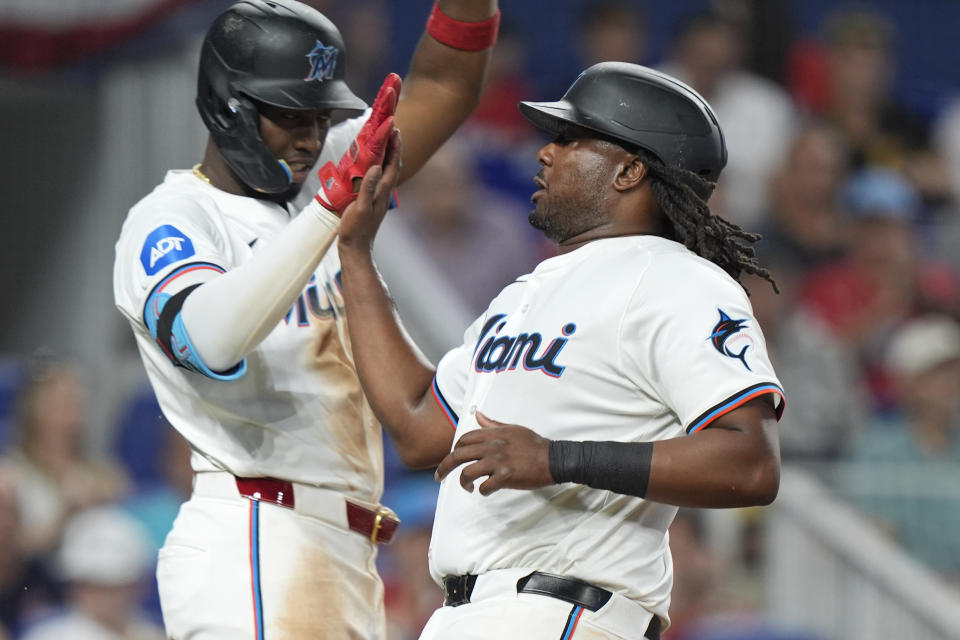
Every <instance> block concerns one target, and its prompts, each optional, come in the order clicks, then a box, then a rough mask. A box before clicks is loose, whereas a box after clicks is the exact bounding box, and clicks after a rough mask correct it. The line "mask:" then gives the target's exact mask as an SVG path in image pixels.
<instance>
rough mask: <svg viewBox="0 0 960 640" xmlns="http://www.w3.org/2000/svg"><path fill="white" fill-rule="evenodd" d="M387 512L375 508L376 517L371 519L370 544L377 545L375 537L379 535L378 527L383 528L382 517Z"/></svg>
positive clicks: (380, 508) (379, 507) (381, 508)
mask: <svg viewBox="0 0 960 640" xmlns="http://www.w3.org/2000/svg"><path fill="white" fill-rule="evenodd" d="M385 515H387V511H386V510H385V509H384V508H383V507H382V506H377V515H376V516H375V517H374V519H373V529H372V530H371V531H370V542H372V543H373V544H377V536H379V535H380V527H382V526H383V517H384V516H385Z"/></svg>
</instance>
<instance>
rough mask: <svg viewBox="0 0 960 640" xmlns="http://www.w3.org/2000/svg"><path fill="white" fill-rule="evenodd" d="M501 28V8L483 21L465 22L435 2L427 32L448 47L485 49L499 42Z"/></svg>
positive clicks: (465, 49)
mask: <svg viewBox="0 0 960 640" xmlns="http://www.w3.org/2000/svg"><path fill="white" fill-rule="evenodd" d="M499 28H500V10H499V9H497V12H496V13H495V14H493V15H492V16H490V17H489V18H487V19H486V20H483V21H482V22H464V21H463V20H455V19H454V18H451V17H450V16H448V15H447V14H445V13H444V12H442V11H440V6H439V5H437V4H436V3H434V5H433V11H431V12H430V17H429V18H427V33H429V34H430V35H431V36H433V38H434V40H436V41H437V42H441V43H443V44H445V45H447V46H448V47H453V48H454V49H460V50H462V51H483V50H484V49H489V48H490V47H492V46H493V45H494V44H495V43H496V42H497V30H498V29H499Z"/></svg>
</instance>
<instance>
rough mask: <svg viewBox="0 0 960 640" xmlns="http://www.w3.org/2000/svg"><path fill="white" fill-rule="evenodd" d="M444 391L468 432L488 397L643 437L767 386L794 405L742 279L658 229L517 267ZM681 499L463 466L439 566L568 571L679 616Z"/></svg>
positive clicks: (585, 434)
mask: <svg viewBox="0 0 960 640" xmlns="http://www.w3.org/2000/svg"><path fill="white" fill-rule="evenodd" d="M434 391H435V393H436V395H437V399H438V401H439V402H440V403H441V405H442V406H443V407H444V408H445V410H446V411H447V413H448V415H449V416H450V417H451V420H452V421H453V422H454V423H455V424H456V425H457V426H456V437H457V438H459V437H460V436H462V435H463V434H464V433H467V432H469V431H471V430H474V429H477V428H479V426H478V424H477V421H476V418H475V415H474V414H475V412H476V411H481V412H483V413H484V414H485V415H486V416H488V417H489V418H491V419H493V420H497V421H500V422H505V423H512V424H520V425H523V426H526V427H529V428H531V429H533V430H534V431H536V432H537V433H539V434H540V435H542V436H544V437H546V438H549V439H560V440H600V441H603V440H614V441H622V442H641V441H656V440H663V439H667V438H674V437H677V436H682V435H684V434H685V433H693V432H695V431H697V430H699V429H703V428H705V427H707V426H708V425H709V424H710V422H711V421H712V420H714V419H716V418H717V417H718V416H720V415H723V414H724V413H726V412H728V411H730V410H732V409H734V408H736V407H737V406H740V405H741V404H743V403H744V402H746V401H747V400H749V399H751V398H754V397H757V396H759V395H763V394H768V393H770V394H775V402H776V404H777V406H778V411H779V410H780V409H782V391H781V388H780V384H779V382H778V380H777V377H776V375H775V373H774V371H773V368H772V366H771V364H770V361H769V359H768V357H767V350H766V346H765V344H764V338H763V334H762V333H761V331H760V327H759V326H758V324H757V322H756V320H755V319H754V317H753V313H752V309H751V306H750V303H749V301H748V299H747V296H746V294H745V292H744V290H743V289H742V288H741V287H740V285H738V284H737V283H736V282H735V281H734V280H733V279H732V278H730V276H728V275H727V274H726V273H725V272H723V271H722V270H721V269H720V268H719V267H717V266H716V265H714V264H713V263H711V262H708V261H707V260H704V259H702V258H700V257H699V256H697V255H695V254H694V253H692V252H691V251H689V250H687V249H686V248H685V247H683V246H682V245H680V244H678V243H676V242H673V241H670V240H667V239H664V238H661V237H658V236H630V237H623V238H609V239H603V240H597V241H594V242H591V243H589V244H587V245H585V246H583V247H581V248H579V249H577V250H575V251H573V252H570V253H568V254H563V255H559V256H556V257H553V258H550V259H548V260H546V261H544V262H542V263H541V264H540V265H538V266H537V268H536V269H535V270H534V271H533V273H531V274H529V275H526V276H523V277H520V278H518V279H517V280H516V281H515V282H514V283H512V284H510V285H508V286H507V287H506V288H505V289H504V290H503V291H502V292H501V293H500V295H498V296H497V297H496V298H495V299H494V300H493V302H491V303H490V306H489V308H488V310H487V312H486V313H485V314H484V315H483V316H482V317H481V318H479V319H478V320H477V321H476V322H474V323H473V325H472V326H471V327H470V328H469V329H468V330H467V331H466V333H465V335H464V343H463V345H462V346H460V347H458V348H456V349H454V350H452V351H451V352H449V353H448V354H447V355H446V356H444V358H443V359H442V361H441V362H440V365H439V367H438V371H437V375H436V379H435V384H434ZM461 469H462V467H461ZM702 472H703V473H709V472H710V470H709V469H704V470H702ZM477 485H479V482H478V483H477ZM675 514H676V507H673V506H670V505H665V504H659V503H654V502H647V501H645V500H642V499H640V498H635V497H632V496H626V495H620V494H615V493H612V492H609V491H601V490H597V489H592V488H590V487H587V486H584V485H578V484H563V485H556V486H550V487H545V488H542V489H538V490H535V491H520V490H512V489H504V490H500V491H498V492H496V493H494V494H493V495H491V496H487V497H484V496H481V495H480V493H479V491H474V492H473V493H468V492H467V491H465V490H464V489H463V488H462V487H461V486H460V484H459V469H458V470H457V471H455V472H454V473H451V474H450V475H449V476H448V477H447V478H446V479H445V480H444V482H443V484H442V486H441V489H440V496H439V502H438V506H437V516H436V520H435V523H434V529H433V540H432V542H431V547H430V566H431V573H432V574H433V577H434V579H436V580H438V581H439V580H441V579H442V577H443V576H445V575H459V574H466V573H474V574H482V573H484V572H487V571H491V570H496V569H508V568H520V567H522V568H530V569H536V570H539V571H545V572H548V573H556V574H564V575H569V576H573V577H576V578H580V579H582V580H586V581H588V582H591V583H593V584H596V585H598V586H601V587H605V588H607V589H610V590H612V591H614V592H615V593H619V594H621V595H623V596H626V597H627V598H630V599H632V600H634V601H636V602H639V603H640V604H642V605H643V606H644V607H645V608H646V609H647V610H648V611H651V612H654V613H656V614H658V615H659V616H660V617H662V618H663V619H665V620H666V619H667V607H668V605H669V596H670V589H671V586H672V561H671V558H670V553H669V548H668V538H667V535H666V532H667V527H668V526H669V525H670V523H671V521H672V520H673V517H674V515H675Z"/></svg>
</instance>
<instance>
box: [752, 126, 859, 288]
mask: <svg viewBox="0 0 960 640" xmlns="http://www.w3.org/2000/svg"><path fill="white" fill-rule="evenodd" d="M844 154H845V149H844V147H843V144H842V142H841V139H840V137H839V136H838V135H837V133H836V132H835V130H834V129H833V128H832V127H829V126H828V125H825V124H822V123H813V124H809V125H807V126H805V127H804V128H803V129H801V130H800V131H798V132H797V134H796V136H794V138H793V140H792V142H791V143H790V147H789V151H788V152H787V155H786V158H785V161H784V163H783V164H782V165H781V166H780V167H779V169H777V171H776V172H775V173H774V174H773V176H772V178H771V180H770V194H771V195H770V206H771V212H770V213H769V214H768V215H767V216H766V219H765V221H764V224H762V225H761V226H760V227H759V229H758V230H759V232H760V234H761V235H762V236H763V238H762V239H761V240H760V242H759V243H758V244H757V252H758V255H759V257H760V259H761V262H769V261H776V263H777V265H778V266H779V267H780V269H782V270H786V271H788V272H790V274H791V276H796V275H799V274H802V273H803V272H805V271H808V270H809V269H811V268H813V267H816V266H819V265H821V264H823V263H824V262H829V261H833V260H837V259H839V258H840V257H841V256H842V254H843V251H844V248H845V246H846V242H847V220H846V218H845V216H844V215H843V212H842V211H841V210H840V206H839V202H838V197H839V189H840V185H841V183H842V182H843V180H844V177H845V174H844V168H845V159H844V157H845V156H844Z"/></svg>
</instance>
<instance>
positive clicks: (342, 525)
mask: <svg viewBox="0 0 960 640" xmlns="http://www.w3.org/2000/svg"><path fill="white" fill-rule="evenodd" d="M496 4H497V3H496V0H438V2H437V4H436V5H435V6H434V8H433V11H432V13H431V15H430V17H429V19H428V21H427V28H426V34H425V35H424V37H423V38H422V39H421V41H420V43H419V45H418V47H417V50H416V51H415V53H414V57H413V60H412V62H411V67H410V71H409V75H408V76H407V79H406V82H405V83H403V95H402V96H401V95H400V93H401V91H400V89H401V81H400V78H399V77H398V76H396V75H394V74H391V75H390V76H389V77H388V78H387V79H386V81H385V82H384V85H383V87H382V88H381V90H380V92H379V94H378V96H377V98H376V101H375V102H374V103H373V105H372V107H371V108H369V109H367V108H366V104H365V103H364V102H363V101H362V100H360V99H359V98H358V97H357V96H355V95H354V94H353V93H352V92H351V90H350V89H349V87H348V86H347V85H346V83H345V82H344V80H343V77H344V65H345V63H346V60H345V56H346V52H345V49H344V43H343V41H342V38H341V36H340V33H339V32H338V30H337V28H336V27H335V26H334V25H333V24H332V23H331V22H330V21H329V20H328V19H327V18H326V17H324V16H323V15H322V14H320V13H319V12H318V11H316V10H315V9H312V8H310V7H309V6H307V5H305V4H301V3H299V2H296V1H294V0H243V1H241V2H238V3H236V4H235V5H233V6H231V7H230V8H229V9H228V10H226V11H225V12H224V13H222V14H221V15H220V16H219V17H218V18H217V19H216V20H215V21H214V23H213V24H212V26H211V27H210V29H209V31H208V33H207V35H206V38H205V40H204V42H203V46H202V50H201V54H200V64H199V78H198V94H197V106H198V108H199V111H200V114H201V116H202V118H203V121H204V123H205V124H206V126H207V129H208V130H209V132H210V140H209V142H208V144H207V148H206V152H205V154H204V157H203V161H202V162H201V163H200V164H198V165H197V166H196V167H194V168H193V169H192V170H182V171H170V172H169V173H168V174H167V176H166V178H165V180H164V181H163V183H162V184H161V185H160V186H158V187H157V188H156V189H155V190H154V191H153V192H152V193H150V194H149V195H147V196H146V197H145V198H143V199H142V200H141V201H140V202H138V203H137V204H136V205H135V206H134V207H133V208H132V209H131V210H130V213H129V215H128V217H127V219H126V221H125V223H124V225H123V229H122V231H121V234H120V238H119V240H118V242H117V247H116V262H115V268H114V291H115V298H116V304H117V306H118V307H119V309H120V311H121V312H122V313H123V314H124V315H125V316H126V317H127V319H128V320H129V322H130V325H131V327H132V328H133V332H134V335H135V337H136V341H137V345H138V347H139V350H140V353H141V356H142V359H143V362H144V365H145V366H146V370H147V373H148V376H149V378H150V381H151V384H152V385H153V389H154V391H155V392H156V395H157V398H158V400H159V403H160V406H161V407H162V409H163V412H164V414H165V416H166V417H167V419H168V420H169V421H170V423H171V424H172V425H173V426H174V427H175V428H176V429H177V430H178V431H180V432H181V433H182V434H183V435H184V436H185V437H186V439H187V441H188V442H189V443H190V445H191V447H192V448H193V456H192V465H193V468H194V470H195V471H196V475H195V480H194V491H193V495H192V497H191V498H190V500H189V501H188V502H187V503H185V504H184V505H183V507H182V508H181V510H180V513H179V516H178V518H177V520H176V522H175V524H174V526H173V530H172V531H171V533H170V534H169V536H168V537H167V539H166V542H165V544H164V546H163V548H162V549H161V551H160V554H159V563H158V569H157V578H158V583H159V591H160V600H161V607H162V610H163V617H164V624H165V627H166V630H167V633H168V635H169V637H170V638H175V639H180V638H204V639H205V640H209V639H214V640H215V639H224V640H227V639H229V640H252V639H257V640H261V639H264V638H266V639H268V640H274V639H276V640H286V639H292V638H338V639H339V638H356V639H379V638H383V637H384V634H385V629H384V625H385V622H384V612H383V604H382V599H383V585H382V583H381V580H380V578H379V576H378V575H377V572H376V568H375V565H374V562H375V560H376V556H377V544H378V543H384V542H388V541H389V540H390V538H391V537H392V535H393V533H394V530H395V529H396V527H397V519H396V517H395V516H394V514H393V513H392V512H391V511H390V510H389V509H388V508H386V507H384V506H381V505H380V504H379V499H380V495H381V492H382V488H383V487H382V485H383V460H382V439H381V433H380V426H379V425H378V424H377V422H376V420H375V419H374V417H373V415H372V413H371V411H370V409H369V407H368V405H367V404H366V401H365V399H364V397H363V393H362V391H361V388H360V385H359V382H358V380H357V376H356V372H355V370H354V366H353V363H352V358H351V351H350V341H349V337H348V332H347V320H346V316H345V313H344V306H343V297H342V292H341V286H340V267H339V263H338V255H337V252H336V251H335V250H333V249H330V247H331V246H335V245H333V244H332V243H333V237H334V234H335V233H336V230H337V225H338V223H339V218H338V216H339V214H340V213H342V211H343V210H344V208H345V207H346V206H347V205H348V204H349V203H350V202H351V201H352V200H353V199H354V198H355V194H354V188H355V183H354V179H355V178H359V177H361V176H363V175H364V173H365V171H366V170H367V169H368V168H369V167H371V166H374V165H378V164H379V163H381V162H382V158H383V154H384V152H385V149H386V146H387V144H388V142H389V141H390V140H391V139H392V137H393V136H396V135H398V134H397V133H396V130H395V129H394V122H395V123H396V127H397V128H399V130H401V131H403V133H404V134H405V135H406V137H407V148H408V149H411V150H412V151H411V152H410V153H409V154H408V155H407V158H406V162H405V165H404V169H403V172H402V175H401V176H400V178H401V179H402V178H404V177H407V176H409V175H410V174H411V173H413V172H414V171H415V170H416V169H417V168H418V167H419V166H421V165H422V164H423V162H424V161H425V160H426V159H427V157H429V155H430V154H431V153H432V152H433V151H434V150H435V149H436V148H437V147H438V146H439V145H440V144H441V143H442V142H443V141H444V139H446V138H447V137H448V136H449V135H450V134H451V133H452V132H453V131H454V129H456V127H457V126H459V124H460V123H461V122H462V121H463V120H464V119H465V118H466V117H467V116H468V115H469V113H470V112H471V111H472V109H473V107H474V105H475V104H476V102H477V101H478V99H479V94H480V89H481V82H482V77H483V74H484V70H485V67H486V64H487V61H488V58H489V52H490V48H491V47H492V45H493V44H494V41H495V39H496V34H497V26H498V21H499V11H498V9H497V6H496ZM338 112H339V113H343V112H346V113H347V114H349V115H352V116H356V117H352V118H349V119H347V120H345V121H343V122H342V123H341V124H338V125H336V126H331V117H332V116H334V115H336V114H337V113H338ZM317 168H319V170H317ZM356 183H357V184H358V183H359V180H356Z"/></svg>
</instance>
